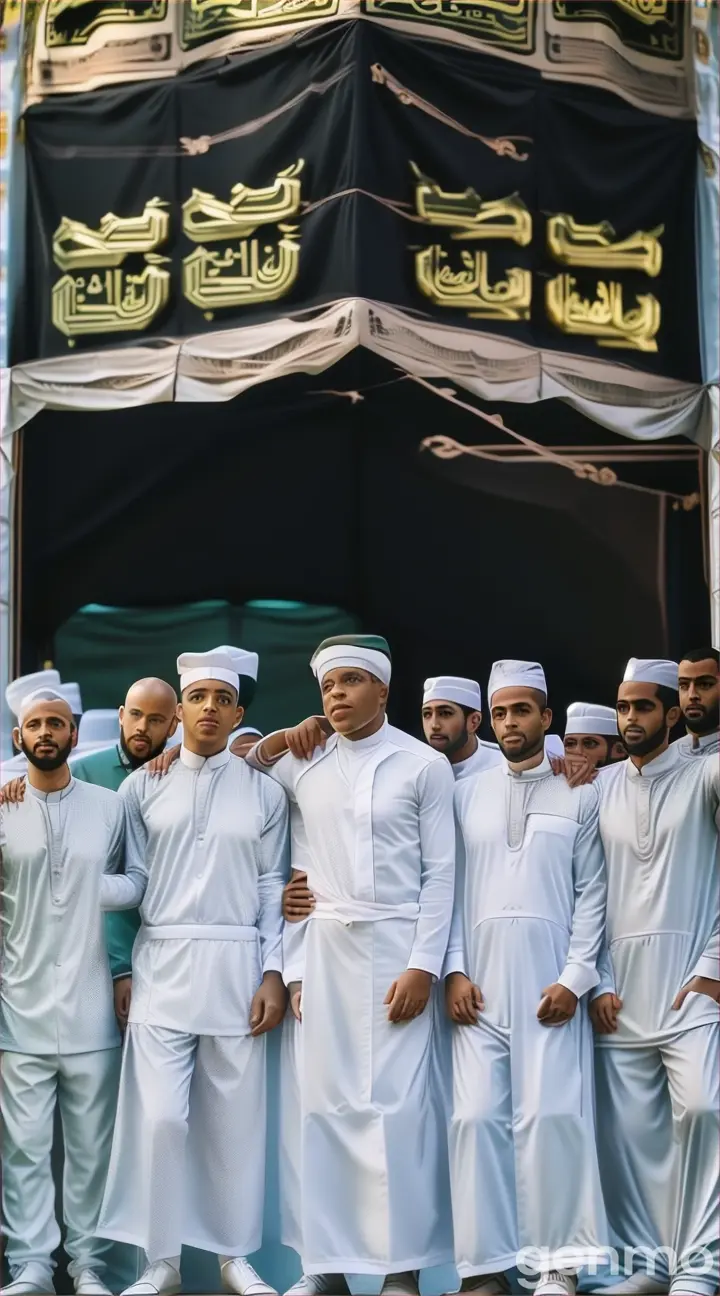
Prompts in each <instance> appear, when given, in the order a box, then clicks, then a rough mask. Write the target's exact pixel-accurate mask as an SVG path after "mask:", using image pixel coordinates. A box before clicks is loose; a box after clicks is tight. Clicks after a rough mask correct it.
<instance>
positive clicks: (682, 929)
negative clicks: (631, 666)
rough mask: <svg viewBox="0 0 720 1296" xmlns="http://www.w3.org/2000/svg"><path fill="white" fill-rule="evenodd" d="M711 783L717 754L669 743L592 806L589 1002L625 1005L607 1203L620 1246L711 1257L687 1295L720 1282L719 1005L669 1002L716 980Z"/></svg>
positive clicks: (602, 1103)
mask: <svg viewBox="0 0 720 1296" xmlns="http://www.w3.org/2000/svg"><path fill="white" fill-rule="evenodd" d="M719 786H720V767H719V766H718V760H717V756H716V755H711V756H705V757H702V758H698V759H692V760H691V759H688V758H687V755H683V752H682V749H681V747H680V744H678V743H673V744H672V745H671V746H670V747H669V748H668V750H667V751H666V752H664V753H663V754H662V755H660V756H658V757H657V758H656V759H655V760H653V761H651V762H650V763H649V764H648V765H645V766H644V767H643V768H642V770H638V769H637V768H636V767H635V765H633V763H632V761H627V762H624V763H623V764H622V765H616V766H614V767H612V768H611V769H610V770H609V771H608V773H607V775H606V777H605V778H604V780H603V789H602V798H601V807H600V829H601V834H602V839H603V845H604V849H605V857H606V860H607V871H608V907H607V946H608V949H609V957H608V955H607V953H606V955H605V957H604V960H603V966H602V977H601V981H600V984H599V985H598V986H597V988H596V990H595V994H602V993H604V992H606V991H608V990H615V991H616V993H617V994H618V995H619V997H620V999H621V1000H622V1009H621V1011H620V1012H619V1014H618V1028H617V1032H616V1033H615V1034H613V1035H599V1036H598V1037H597V1040H596V1046H597V1047H596V1069H597V1088H598V1116H599V1119H600V1120H601V1122H602V1129H603V1131H604V1138H603V1141H602V1146H601V1168H602V1171H603V1181H604V1184H605V1191H606V1199H607V1202H608V1210H609V1213H610V1217H611V1223H612V1225H613V1228H614V1230H615V1232H616V1233H617V1234H618V1237H619V1240H620V1241H621V1242H622V1243H623V1244H624V1245H626V1246H628V1245H629V1246H647V1247H650V1248H651V1249H655V1248H658V1247H671V1248H673V1250H674V1251H675V1253H676V1255H677V1257H678V1259H679V1260H680V1259H681V1257H683V1256H685V1255H687V1254H690V1253H692V1252H698V1251H700V1249H701V1248H703V1247H707V1248H708V1254H709V1255H710V1256H711V1257H714V1272H713V1273H710V1274H708V1275H706V1276H705V1277H704V1278H703V1279H702V1280H699V1279H698V1278H694V1279H692V1280H691V1279H690V1277H689V1275H688V1276H687V1277H686V1278H685V1279H683V1282H684V1284H685V1285H683V1287H682V1291H683V1292H686V1291H690V1292H692V1291H694V1290H696V1289H697V1290H698V1291H702V1290H707V1291H708V1292H712V1291H714V1290H715V1288H716V1286H717V1249H718V1248H717V1239H718V1232H719V1231H720V1217H719V1216H718V1201H719V1200H720V1165H719V1160H720V1158H719V1156H718V1135H719V1131H718V1115H719V1112H720V1085H719V1083H718V1050H719V1049H720V1028H719V1026H718V1008H717V1006H716V1005H715V1003H714V1002H713V1001H712V1000H711V999H710V998H708V997H707V996H705V995H699V994H691V995H689V996H688V998H687V999H686V1000H685V1002H684V1005H683V1007H682V1008H681V1009H680V1011H675V1010H674V1009H673V1007H672V1004H673V1000H674V999H675V996H676V995H677V993H678V991H679V990H680V989H681V988H682V986H684V985H685V984H687V982H688V981H690V980H691V978H692V977H693V976H704V977H711V978H713V979H716V980H717V979H720V922H719V909H720V906H719V903H718V901H719V896H720V891H719V888H720V874H719V873H718V839H717V829H716V822H715V820H716V814H717V808H718V791H719ZM688 1282H690V1283H691V1285H690V1286H688V1285H687V1283H688ZM698 1282H699V1286H693V1285H692V1284H693V1283H694V1284H698Z"/></svg>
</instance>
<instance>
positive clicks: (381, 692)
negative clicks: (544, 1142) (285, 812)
mask: <svg viewBox="0 0 720 1296" xmlns="http://www.w3.org/2000/svg"><path fill="white" fill-rule="evenodd" d="M311 664H312V669H313V671H314V673H315V675H316V677H317V679H318V683H319V684H320V690H321V696H322V700H323V708H324V712H325V717H326V722H325V723H323V721H322V720H320V719H318V718H317V717H316V718H312V719H311V720H309V721H306V722H304V724H303V725H301V726H298V727H297V728H296V729H295V730H288V731H284V732H282V733H279V734H274V735H270V736H269V737H268V738H265V739H264V740H263V742H261V743H260V744H259V745H258V747H257V748H256V749H255V751H254V752H251V753H250V755H249V757H248V760H249V761H250V762H253V763H254V764H256V765H257V766H258V767H259V768H264V769H266V770H267V772H268V773H270V774H272V776H273V777H274V778H275V779H277V780H278V781H279V782H280V783H281V784H282V786H283V787H285V788H286V790H287V791H288V793H289V795H290V798H291V801H293V802H294V803H295V804H296V805H297V806H298V808H299V810H300V813H301V815H302V821H303V825H304V829H305V834H306V837H307V844H308V852H309V858H308V880H309V883H310V886H311V888H312V891H313V893H314V895H315V908H314V910H313V915H312V917H311V918H310V919H309V920H307V921H306V923H304V924H303V925H302V926H300V925H296V927H295V928H294V929H293V932H292V934H291V941H292V944H291V946H290V947H289V948H288V949H287V950H286V964H285V979H286V982H287V983H289V985H290V989H291V998H292V1002H293V1003H294V1005H295V1007H296V1009H297V1010H298V1011H300V1010H301V1012H302V1034H303V1041H302V1049H301V1075H300V1105H301V1117H300V1119H301V1126H302V1129H301V1162H300V1192H301V1213H302V1259H303V1265H304V1270H305V1272H304V1275H303V1278H302V1279H301V1281H300V1283H299V1284H297V1285H296V1287H295V1288H293V1289H291V1290H292V1291H293V1292H296V1293H297V1292H304V1293H306V1296H309V1294H311V1293H316V1292H319V1291H328V1290H330V1291H332V1290H334V1287H333V1283H334V1282H335V1281H337V1278H335V1279H331V1278H330V1277H329V1275H340V1274H365V1275H378V1276H382V1277H384V1278H385V1286H384V1290H385V1291H386V1292H389V1291H391V1290H395V1291H405V1292H413V1291H417V1285H416V1278H415V1271H417V1270H419V1269H423V1268H426V1267H432V1266H435V1265H442V1264H447V1263H452V1234H451V1224H450V1218H449V1211H448V1208H447V1203H446V1201H445V1200H444V1195H443V1193H442V1177H441V1167H442V1160H443V1155H444V1149H443V1143H444V1139H445V1131H444V1129H443V1128H442V1123H441V1122H440V1121H439V1120H438V1114H437V1112H436V1110H435V1106H434V1104H433V1102H432V1096H431V1094H430V1092H429V1085H428V1081H429V1067H430V1055H431V1049H432V1013H431V1012H426V1011H425V1009H426V1007H427V1004H428V1000H429V997H430V992H431V988H432V984H433V979H434V978H436V977H438V976H439V974H440V971H441V968H442V961H443V958H444V954H445V947H446V944H447V936H448V931H449V924H450V916H451V911H452V888H453V873H454V855H455V833H454V825H453V812H452V788H453V780H452V774H451V772H450V767H449V765H448V763H447V761H446V760H445V759H444V758H443V757H442V756H440V755H439V754H437V753H435V752H433V751H432V750H431V749H430V748H428V747H427V746H425V745H424V744H422V743H419V742H417V741H416V740H415V739H414V738H410V737H409V736H408V735H407V734H404V733H401V732H400V731H399V730H397V729H395V728H393V727H392V726H390V725H389V724H388V723H387V720H386V718H385V705H386V701H387V695H388V685H389V681H390V673H391V664H390V652H389V649H388V646H387V643H386V642H385V640H384V639H382V638H380V637H378V636H341V637H340V638H338V639H331V640H326V641H325V642H324V643H323V644H321V645H320V648H319V649H318V650H317V652H316V653H315V655H314V657H313V660H312V663H311ZM328 733H329V735H330V736H328ZM300 1004H301V1009H300Z"/></svg>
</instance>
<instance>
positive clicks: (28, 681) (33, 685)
mask: <svg viewBox="0 0 720 1296" xmlns="http://www.w3.org/2000/svg"><path fill="white" fill-rule="evenodd" d="M59 687H60V672H59V671H56V670H41V671H34V672H33V674H32V675H21V676H20V678H19V679H16V680H12V681H11V683H10V684H8V686H7V688H6V689H5V701H6V702H7V704H8V710H9V711H11V712H12V714H13V715H14V716H17V714H18V709H19V707H20V703H21V702H22V701H23V699H24V698H26V697H28V696H29V695H30V694H31V693H33V692H34V691H35V689H39V688H49V689H56V690H57V689H59Z"/></svg>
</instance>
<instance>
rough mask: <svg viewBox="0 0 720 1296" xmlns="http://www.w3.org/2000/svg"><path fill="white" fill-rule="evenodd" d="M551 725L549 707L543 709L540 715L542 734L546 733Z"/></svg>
mask: <svg viewBox="0 0 720 1296" xmlns="http://www.w3.org/2000/svg"><path fill="white" fill-rule="evenodd" d="M551 724H552V711H551V710H550V707H545V710H544V711H543V713H542V727H543V732H544V733H547V731H548V729H549V728H550V725H551Z"/></svg>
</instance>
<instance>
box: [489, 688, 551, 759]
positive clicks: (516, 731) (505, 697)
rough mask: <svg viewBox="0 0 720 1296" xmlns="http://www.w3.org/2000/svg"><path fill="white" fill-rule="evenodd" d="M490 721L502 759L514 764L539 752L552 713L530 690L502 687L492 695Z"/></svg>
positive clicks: (541, 748) (543, 742) (532, 690)
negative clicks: (541, 704) (542, 705)
mask: <svg viewBox="0 0 720 1296" xmlns="http://www.w3.org/2000/svg"><path fill="white" fill-rule="evenodd" d="M490 719H491V722H492V727H493V731H494V733H495V737H496V738H497V740H498V743H499V744H500V750H501V751H502V754H503V756H504V757H505V759H506V760H509V761H510V762H511V763H512V764H515V765H518V764H520V763H521V762H522V761H526V760H530V759H531V757H533V756H537V754H538V752H540V751H542V750H543V748H544V745H545V734H546V733H547V731H548V729H549V728H550V725H551V724H552V711H551V710H550V708H549V707H541V706H540V704H539V702H538V700H537V696H536V693H535V690H534V689H529V688H504V689H498V690H497V692H496V693H493V696H492V706H491V710H490Z"/></svg>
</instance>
